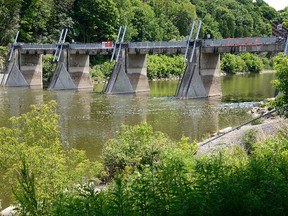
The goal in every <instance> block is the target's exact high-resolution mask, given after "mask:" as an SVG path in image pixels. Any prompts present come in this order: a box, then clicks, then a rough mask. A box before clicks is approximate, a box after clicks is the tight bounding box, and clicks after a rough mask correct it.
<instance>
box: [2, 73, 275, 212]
mask: <svg viewBox="0 0 288 216" xmlns="http://www.w3.org/2000/svg"><path fill="white" fill-rule="evenodd" d="M274 77H275V76H274V74H260V75H238V76H223V77H221V84H222V91H223V97H222V98H212V99H197V100H195V99H193V100H192V99H191V100H179V99H176V98H175V97H174V95H175V91H176V89H177V84H178V81H161V82H160V81H159V82H151V83H150V89H151V92H150V95H137V96H135V95H103V94H99V93H96V92H73V91H57V92H56V91H55V92H54V91H47V90H39V89H38V90H37V89H29V88H0V127H3V126H9V123H8V121H7V120H8V119H9V118H10V117H12V116H19V115H21V114H22V113H25V112H27V111H29V107H30V105H31V104H42V103H46V102H48V101H50V100H52V99H53V100H56V101H57V103H58V107H57V112H58V114H59V116H60V121H59V122H60V128H61V134H62V140H63V143H64V145H65V146H68V147H75V148H77V149H81V150H85V151H86V154H87V156H88V158H90V159H91V160H97V159H99V157H100V155H101V149H102V147H103V145H105V142H106V141H107V140H108V139H111V138H113V137H114V136H115V133H116V131H117V130H119V128H120V127H121V125H122V124H127V125H135V124H138V123H140V122H141V121H147V122H148V123H149V124H150V125H152V126H153V128H154V129H155V130H158V131H162V132H164V133H166V134H168V135H169V136H170V137H171V138H172V139H174V140H179V139H180V138H181V137H182V136H187V137H190V138H191V140H201V139H203V138H205V137H208V136H209V135H210V134H212V133H214V132H216V131H218V130H220V129H223V128H225V127H229V126H236V125H239V124H241V123H243V122H245V121H248V120H250V119H251V116H250V115H249V114H247V111H248V110H249V109H250V108H251V107H252V106H253V103H254V102H255V101H259V100H262V99H264V98H269V97H274V95H275V90H274V89H273V88H272V86H271V84H270V83H271V80H272V79H274ZM102 88H103V86H95V90H96V91H99V89H102ZM2 190H3V189H2ZM0 199H3V200H2V207H6V206H8V205H9V204H10V201H9V198H8V197H5V198H3V197H0Z"/></svg>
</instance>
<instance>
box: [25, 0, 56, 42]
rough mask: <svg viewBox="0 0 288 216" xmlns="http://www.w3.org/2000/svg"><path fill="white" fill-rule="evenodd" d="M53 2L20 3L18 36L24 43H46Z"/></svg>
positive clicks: (43, 0) (39, 0)
mask: <svg viewBox="0 0 288 216" xmlns="http://www.w3.org/2000/svg"><path fill="white" fill-rule="evenodd" d="M52 10H53V0H27V1H22V5H21V10H20V35H21V39H22V40H24V41H25V42H46V41H47V40H48V36H49V33H48V29H49V27H50V26H49V20H50V17H51V15H52Z"/></svg>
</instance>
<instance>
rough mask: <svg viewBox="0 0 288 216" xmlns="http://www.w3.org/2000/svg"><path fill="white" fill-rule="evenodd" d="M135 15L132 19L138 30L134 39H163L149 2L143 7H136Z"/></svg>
mask: <svg viewBox="0 0 288 216" xmlns="http://www.w3.org/2000/svg"><path fill="white" fill-rule="evenodd" d="M133 12H134V17H133V19H132V20H131V23H132V25H133V27H134V28H135V29H136V30H137V33H136V34H135V36H133V37H132V40H133V41H161V39H162V32H161V28H160V26H159V25H158V22H157V19H156V17H155V14H154V11H153V10H152V9H151V7H150V6H148V5H147V4H144V5H142V7H134V9H133Z"/></svg>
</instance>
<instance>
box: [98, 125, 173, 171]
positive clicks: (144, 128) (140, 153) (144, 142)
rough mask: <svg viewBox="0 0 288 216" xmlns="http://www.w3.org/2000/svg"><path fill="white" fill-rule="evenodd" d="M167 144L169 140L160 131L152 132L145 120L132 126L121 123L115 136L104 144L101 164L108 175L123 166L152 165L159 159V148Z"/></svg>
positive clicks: (169, 143) (121, 168)
mask: <svg viewBox="0 0 288 216" xmlns="http://www.w3.org/2000/svg"><path fill="white" fill-rule="evenodd" d="M169 145H171V142H170V140H169V139H168V138H167V137H166V136H165V135H164V134H162V133H160V132H155V133H154V132H153V129H152V127H151V126H149V125H147V123H146V122H142V123H141V124H140V125H136V126H132V127H130V126H125V125H123V126H122V127H121V130H120V131H118V132H117V134H116V137H115V138H114V139H111V140H109V141H108V142H107V143H106V144H105V146H104V148H103V153H102V158H103V164H104V166H105V167H106V168H107V170H108V172H109V174H110V176H113V175H114V174H115V173H116V172H117V171H118V170H124V168H125V167H129V166H138V165H152V164H153V163H154V162H155V161H157V160H158V159H159V154H160V151H161V149H162V148H164V147H165V146H169Z"/></svg>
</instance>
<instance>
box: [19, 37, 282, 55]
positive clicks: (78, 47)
mask: <svg viewBox="0 0 288 216" xmlns="http://www.w3.org/2000/svg"><path fill="white" fill-rule="evenodd" d="M284 42H285V40H284V39H282V40H280V39H279V38H277V37H266V38H259V37H256V38H227V39H221V40H212V39H210V40H202V41H199V42H198V43H197V46H200V47H201V48H202V50H201V52H204V53H225V52H263V51H283V46H284V44H285V43H284ZM119 44H120V43H117V44H116V45H117V46H119ZM192 44H193V41H192V42H191V41H190V42H189V47H190V46H192ZM114 45H115V44H114V43H113V42H102V43H70V44H62V46H63V49H69V50H71V51H73V50H75V52H76V53H77V51H83V52H85V53H86V54H89V55H93V54H110V53H111V51H112V50H113V48H114ZM59 46H61V44H24V43H17V44H16V45H15V46H14V48H15V49H19V50H22V51H23V52H28V53H31V52H35V53H37V54H40V53H44V54H53V53H54V52H55V50H56V49H57V48H59ZM186 47H187V41H169V42H129V43H122V48H127V49H128V52H132V53H136V54H137V53H139V54H140V53H141V54H159V53H164V54H165V53H166V52H167V54H173V53H177V50H178V52H179V49H185V48H186ZM253 47H254V48H253ZM255 47H257V49H255ZM157 49H159V52H157ZM164 49H165V50H166V52H163V50H164ZM168 51H169V52H168ZM31 54H32V53H31Z"/></svg>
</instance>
